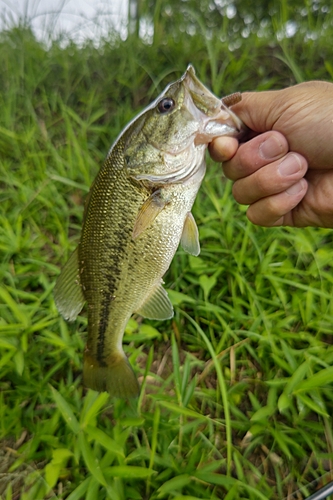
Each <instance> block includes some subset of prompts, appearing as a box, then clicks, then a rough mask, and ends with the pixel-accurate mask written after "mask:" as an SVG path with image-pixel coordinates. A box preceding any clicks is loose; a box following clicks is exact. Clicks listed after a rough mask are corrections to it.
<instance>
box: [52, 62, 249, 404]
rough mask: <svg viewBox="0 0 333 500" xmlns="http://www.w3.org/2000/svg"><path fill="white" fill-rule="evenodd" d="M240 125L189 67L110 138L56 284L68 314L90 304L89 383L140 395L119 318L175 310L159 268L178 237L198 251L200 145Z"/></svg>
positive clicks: (158, 316) (169, 256)
mask: <svg viewBox="0 0 333 500" xmlns="http://www.w3.org/2000/svg"><path fill="white" fill-rule="evenodd" d="M241 130H242V124H241V122H240V120H239V119H238V118H237V117H236V116H235V115H234V114H233V113H232V111H230V110H229V109H228V108H227V107H226V106H225V105H224V104H223V103H222V101H221V100H219V99H218V98H217V97H215V96H214V95H213V94H212V93H211V92H210V91H209V90H208V89H206V87H204V86H203V84H202V83H201V82H200V81H199V80H198V79H197V77H196V76H195V72H194V69H193V67H192V66H189V68H188V69H187V71H186V73H185V74H184V75H183V77H182V78H180V79H179V80H178V81H176V82H174V83H172V84H170V85H169V86H168V87H167V88H166V89H165V90H164V92H163V93H162V94H161V95H160V96H159V97H158V98H157V99H156V100H155V101H154V102H153V103H152V104H151V105H150V106H148V108H146V109H145V110H144V111H143V112H142V113H141V114H140V115H139V116H138V117H137V118H135V119H134V120H133V121H132V122H131V123H130V124H129V125H128V126H127V127H125V129H124V131H123V132H122V133H121V134H120V136H119V137H118V139H117V140H116V141H115V143H114V145H113V147H112V148H111V150H110V152H109V154H108V156H107V158H106V161H105V163H104V165H103V166H102V168H101V170H100V172H99V173H98V175H97V177H96V179H95V181H94V183H93V185H92V187H91V190H90V193H89V195H88V199H87V202H86V206H85V211H84V218H83V227H82V234H81V239H80V243H79V245H78V249H77V250H76V251H75V252H74V253H73V254H72V256H71V257H70V259H69V261H68V263H67V264H66V265H65V267H64V269H63V271H62V272H61V274H60V276H59V278H58V280H57V283H56V286H55V290H54V297H55V302H56V305H57V307H58V309H59V311H60V312H61V314H62V315H63V316H64V317H65V318H66V319H69V320H71V321H73V320H74V319H75V318H76V316H77V314H78V313H79V312H80V310H81V309H82V307H83V305H84V303H85V302H86V303H87V305H88V307H87V311H88V338H87V345H86V348H85V352H84V365H83V379H84V383H85V385H86V386H87V387H89V388H91V389H95V390H98V391H105V390H106V391H108V392H109V393H110V395H111V396H117V397H134V396H137V395H138V393H139V385H138V382H137V378H136V376H135V374H134V372H133V369H132V367H131V366H130V364H129V362H128V360H127V357H126V355H125V354H124V351H123V348H122V338H123V334H124V331H125V328H126V324H127V322H128V320H129V318H130V316H131V315H132V314H133V312H136V313H138V314H141V315H142V316H144V317H147V318H151V319H161V320H162V319H170V318H171V317H172V316H173V307H172V304H171V303H170V301H169V298H168V296H167V293H166V291H165V290H164V289H163V287H162V283H163V282H162V277H163V275H164V274H165V272H166V271H167V270H168V268H169V266H170V263H171V260H172V258H173V256H174V254H175V252H176V250H177V247H178V245H179V243H180V242H181V244H182V246H183V248H184V250H185V251H187V252H189V253H191V254H193V255H198V254H199V252H200V245H199V238H198V230H197V226H196V223H195V221H194V218H193V216H192V214H191V210H192V206H193V203H194V201H195V197H196V195H197V192H198V189H199V187H200V184H201V182H202V179H203V177H204V175H205V170H206V165H205V161H204V155H205V150H206V147H207V145H208V143H209V142H210V141H211V140H213V139H214V137H218V136H221V135H229V136H236V137H237V136H239V135H240V133H241Z"/></svg>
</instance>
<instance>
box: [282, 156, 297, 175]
mask: <svg viewBox="0 0 333 500" xmlns="http://www.w3.org/2000/svg"><path fill="white" fill-rule="evenodd" d="M301 166H302V165H301V162H300V160H299V158H298V156H296V155H293V154H290V155H288V156H287V157H286V158H285V159H284V160H283V161H282V162H281V163H280V165H279V172H280V174H281V175H282V176H283V177H287V176H288V175H293V174H296V173H297V172H299V171H300V169H301Z"/></svg>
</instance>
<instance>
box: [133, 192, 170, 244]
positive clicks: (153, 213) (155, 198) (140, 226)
mask: <svg viewBox="0 0 333 500" xmlns="http://www.w3.org/2000/svg"><path fill="white" fill-rule="evenodd" d="M165 205H166V202H165V201H164V200H163V199H162V198H161V192H160V190H157V191H155V192H154V193H153V194H152V195H151V196H149V198H148V199H147V200H146V201H145V202H144V204H143V205H142V207H141V208H140V210H139V213H138V216H137V218H136V221H135V224H134V228H133V233H132V238H133V240H135V239H136V238H138V237H139V236H140V234H141V233H142V232H143V231H144V230H145V229H147V228H148V227H149V226H150V225H151V224H152V223H153V222H154V220H155V219H156V217H157V216H158V214H159V213H160V212H161V211H162V210H163V208H164V207H165Z"/></svg>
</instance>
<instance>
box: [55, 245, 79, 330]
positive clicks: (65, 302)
mask: <svg viewBox="0 0 333 500" xmlns="http://www.w3.org/2000/svg"><path fill="white" fill-rule="evenodd" d="M53 295H54V301H55V303H56V306H57V309H58V311H59V312H60V314H61V315H62V316H63V317H64V318H65V319H67V320H69V321H74V320H75V318H76V316H77V315H78V314H79V312H80V311H81V309H82V307H83V305H84V303H85V298H84V296H83V292H82V288H81V285H80V277H79V258H78V249H77V248H76V250H74V252H73V253H72V255H71V256H70V258H69V259H68V261H67V263H66V264H65V267H64V268H63V270H62V271H61V273H60V275H59V277H58V279H57V282H56V285H55V287H54V290H53Z"/></svg>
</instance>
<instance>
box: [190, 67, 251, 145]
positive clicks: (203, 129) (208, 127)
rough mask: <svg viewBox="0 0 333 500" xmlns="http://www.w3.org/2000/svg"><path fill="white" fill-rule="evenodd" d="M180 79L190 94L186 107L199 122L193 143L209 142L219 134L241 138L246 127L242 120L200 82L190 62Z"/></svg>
mask: <svg viewBox="0 0 333 500" xmlns="http://www.w3.org/2000/svg"><path fill="white" fill-rule="evenodd" d="M182 79H183V82H184V85H185V87H186V88H187V90H188V94H189V96H190V99H187V103H186V104H187V107H188V109H189V111H190V112H191V113H192V115H193V116H195V118H196V119H197V120H198V122H199V123H200V124H201V126H200V130H199V131H198V132H197V133H196V137H195V141H194V142H195V145H197V144H209V143H210V142H211V141H212V140H213V139H215V138H216V137H220V136H228V137H236V138H237V139H241V138H242V137H243V136H244V135H245V133H246V131H247V127H246V126H245V125H244V123H243V122H242V120H241V119H240V118H239V117H238V116H237V115H236V114H235V113H234V112H233V111H231V109H229V108H228V107H227V106H226V105H225V104H224V103H223V100H220V99H218V98H217V97H216V96H215V95H214V94H212V93H211V92H210V90H208V89H207V88H206V87H205V86H204V85H203V84H202V83H201V82H200V80H199V79H198V78H197V77H196V75H195V70H194V68H193V66H192V65H191V64H190V65H189V66H188V68H187V70H186V72H185V74H184V75H183V77H182Z"/></svg>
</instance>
